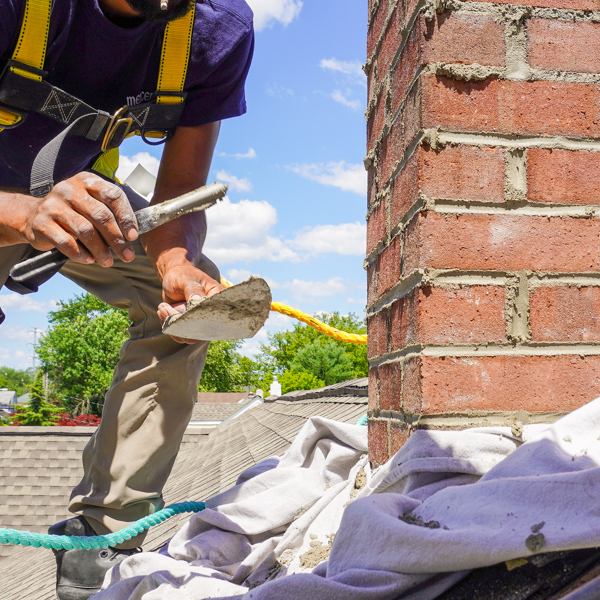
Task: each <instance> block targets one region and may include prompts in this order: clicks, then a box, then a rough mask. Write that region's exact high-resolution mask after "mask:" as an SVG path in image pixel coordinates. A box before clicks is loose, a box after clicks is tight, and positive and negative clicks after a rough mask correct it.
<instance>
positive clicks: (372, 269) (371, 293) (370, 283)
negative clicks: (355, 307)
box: [367, 257, 379, 306]
mask: <svg viewBox="0 0 600 600" xmlns="http://www.w3.org/2000/svg"><path fill="white" fill-rule="evenodd" d="M378 283H379V257H377V258H376V259H375V260H374V261H373V262H372V263H370V264H369V265H368V266H367V306H371V304H373V302H375V300H377V298H379V294H378V290H377V288H378V287H379V286H378Z"/></svg>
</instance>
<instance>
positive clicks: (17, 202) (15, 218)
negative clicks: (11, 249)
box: [0, 191, 37, 246]
mask: <svg viewBox="0 0 600 600" xmlns="http://www.w3.org/2000/svg"><path fill="white" fill-rule="evenodd" d="M36 206H37V202H36V199H35V198H33V197H32V196H28V195H26V194H22V193H17V192H8V191H0V246H13V245H15V244H25V243H28V242H29V240H28V239H27V235H26V232H25V231H26V224H27V220H28V218H29V215H30V214H31V211H33V210H35V207H36Z"/></svg>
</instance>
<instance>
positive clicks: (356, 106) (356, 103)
mask: <svg viewBox="0 0 600 600" xmlns="http://www.w3.org/2000/svg"><path fill="white" fill-rule="evenodd" d="M350 95H352V92H350V90H347V91H346V95H344V92H342V91H340V90H333V92H331V95H330V97H331V99H332V100H334V101H335V102H337V103H338V104H342V105H343V106H347V107H348V108H351V109H352V110H360V107H361V101H360V100H350V99H349V98H348V96H350Z"/></svg>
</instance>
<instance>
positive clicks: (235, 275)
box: [227, 269, 254, 283]
mask: <svg viewBox="0 0 600 600" xmlns="http://www.w3.org/2000/svg"><path fill="white" fill-rule="evenodd" d="M252 275H254V273H252V271H248V269H229V271H227V279H229V281H231V282H232V283H241V282H242V281H246V279H248V278H250V277H252Z"/></svg>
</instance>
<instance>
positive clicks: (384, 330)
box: [367, 309, 390, 358]
mask: <svg viewBox="0 0 600 600" xmlns="http://www.w3.org/2000/svg"><path fill="white" fill-rule="evenodd" d="M389 328H390V323H389V312H388V310H387V309H385V310H382V311H380V312H378V313H376V314H375V315H373V316H372V317H369V319H368V329H369V337H368V344H367V355H368V358H373V357H374V356H380V355H382V354H385V353H386V352H387V351H388V334H389Z"/></svg>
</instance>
